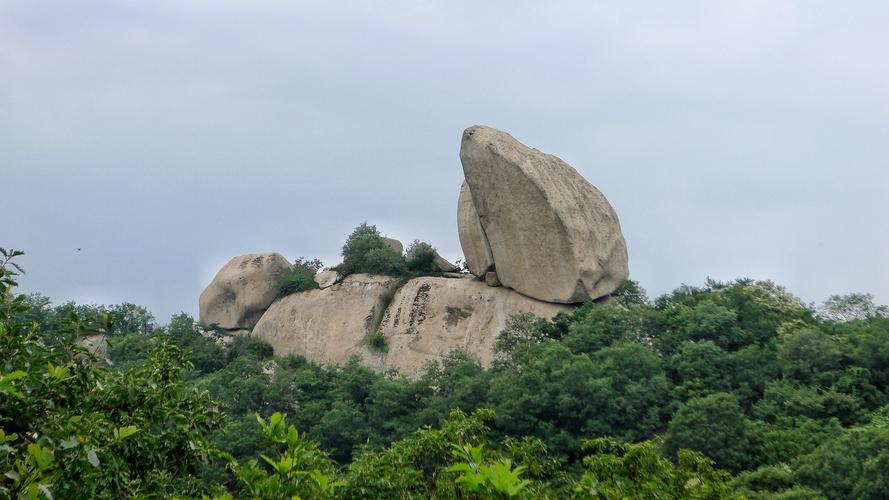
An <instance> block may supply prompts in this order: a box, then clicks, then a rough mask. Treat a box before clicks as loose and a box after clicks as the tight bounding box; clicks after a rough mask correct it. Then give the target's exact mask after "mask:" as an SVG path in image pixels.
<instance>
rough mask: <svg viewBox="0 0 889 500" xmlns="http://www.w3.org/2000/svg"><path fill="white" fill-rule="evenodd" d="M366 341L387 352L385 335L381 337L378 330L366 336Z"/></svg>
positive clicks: (387, 346)
mask: <svg viewBox="0 0 889 500" xmlns="http://www.w3.org/2000/svg"><path fill="white" fill-rule="evenodd" d="M367 343H368V344H370V346H371V347H373V348H374V349H376V350H378V351H380V352H389V345H388V344H386V337H383V334H382V333H380V332H376V333H374V334H372V335H371V336H370V337H368V339H367Z"/></svg>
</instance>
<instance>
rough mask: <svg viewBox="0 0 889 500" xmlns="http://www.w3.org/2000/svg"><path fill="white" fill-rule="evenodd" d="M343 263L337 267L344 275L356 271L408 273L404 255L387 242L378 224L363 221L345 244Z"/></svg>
mask: <svg viewBox="0 0 889 500" xmlns="http://www.w3.org/2000/svg"><path fill="white" fill-rule="evenodd" d="M342 255H343V263H342V264H340V265H339V266H338V267H337V271H339V272H340V273H341V274H343V275H349V274H355V273H369V274H385V275H389V276H403V275H405V274H407V271H408V269H407V263H406V262H405V261H404V257H403V256H402V255H401V254H399V253H398V252H396V251H395V250H394V249H393V248H392V247H390V246H389V245H387V244H386V242H385V241H384V240H383V238H382V237H381V236H380V231H379V230H378V229H377V227H376V226H373V225H368V224H367V222H363V223H361V225H360V226H358V227H356V228H355V230H354V231H352V234H350V235H349V239H347V240H346V244H345V245H343V252H342Z"/></svg>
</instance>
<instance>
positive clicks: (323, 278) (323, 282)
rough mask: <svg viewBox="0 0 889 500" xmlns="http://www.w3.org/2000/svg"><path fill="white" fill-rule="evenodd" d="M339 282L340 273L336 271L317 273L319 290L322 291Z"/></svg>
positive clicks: (328, 270)
mask: <svg viewBox="0 0 889 500" xmlns="http://www.w3.org/2000/svg"><path fill="white" fill-rule="evenodd" d="M339 280H340V273H338V272H336V271H334V270H333V269H325V270H323V271H318V272H317V273H315V283H318V288H320V289H322V290H323V289H325V288H327V287H330V286H333V285H335V284H336V282H337V281H339Z"/></svg>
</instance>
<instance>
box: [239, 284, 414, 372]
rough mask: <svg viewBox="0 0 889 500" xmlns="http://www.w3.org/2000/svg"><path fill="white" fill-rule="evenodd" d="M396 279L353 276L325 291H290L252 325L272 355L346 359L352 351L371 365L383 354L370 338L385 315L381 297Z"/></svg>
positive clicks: (343, 361) (327, 360)
mask: <svg viewBox="0 0 889 500" xmlns="http://www.w3.org/2000/svg"><path fill="white" fill-rule="evenodd" d="M396 281H397V279H396V278H391V277H388V276H372V275H368V274H353V275H350V276H347V277H345V278H344V279H343V281H341V282H339V283H337V284H335V285H333V286H331V287H329V288H325V289H323V290H308V291H304V292H298V293H294V294H292V295H288V296H286V297H282V298H281V299H280V300H277V301H275V303H274V304H272V306H271V307H269V309H268V311H266V313H265V314H264V315H263V316H262V319H260V320H259V323H257V324H256V326H255V327H254V328H253V335H254V336H256V337H258V338H260V339H262V340H264V341H266V342H268V343H269V344H271V345H272V347H273V348H274V349H275V354H277V355H284V354H291V353H292V354H300V355H302V356H305V357H306V359H309V360H311V361H317V362H325V363H345V362H346V361H348V359H349V357H351V356H352V355H358V356H361V357H362V359H363V360H364V362H365V363H368V364H371V365H372V364H373V363H374V360H377V363H376V364H377V365H379V364H380V362H379V361H378V360H379V358H380V357H381V356H382V354H381V353H379V352H377V351H375V350H372V349H371V348H370V346H369V344H368V336H369V335H370V334H372V333H374V332H373V329H374V327H375V326H376V324H377V323H378V321H379V318H380V316H381V315H382V314H383V310H382V309H383V307H384V304H383V297H384V296H385V295H386V294H387V292H388V291H389V288H390V286H391V285H392V284H394V283H395V282H396Z"/></svg>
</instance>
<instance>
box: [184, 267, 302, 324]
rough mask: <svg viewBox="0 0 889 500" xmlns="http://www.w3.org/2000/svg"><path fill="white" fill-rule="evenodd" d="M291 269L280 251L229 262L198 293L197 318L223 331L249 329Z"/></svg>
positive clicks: (276, 293)
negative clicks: (198, 310) (282, 278)
mask: <svg viewBox="0 0 889 500" xmlns="http://www.w3.org/2000/svg"><path fill="white" fill-rule="evenodd" d="M289 269H290V263H289V262H287V259H285V258H284V257H282V256H281V254H279V253H251V254H247V255H241V256H238V257H235V258H233V259H232V260H230V261H228V264H226V265H225V266H223V267H222V269H220V270H219V272H218V273H217V274H216V277H215V278H213V281H212V282H211V283H210V285H209V286H208V287H207V288H206V289H205V290H204V292H203V293H202V294H201V298H200V301H199V309H200V320H201V323H203V324H205V325H212V324H216V325H218V326H219V327H220V328H224V329H226V330H238V329H250V328H253V325H255V324H256V322H257V321H259V318H260V316H262V315H263V313H264V312H265V311H266V309H268V307H269V305H270V304H271V303H272V301H273V300H275V297H276V296H277V295H278V282H279V280H280V279H281V277H282V276H283V275H284V273H286V272H287V271H288V270H289Z"/></svg>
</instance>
